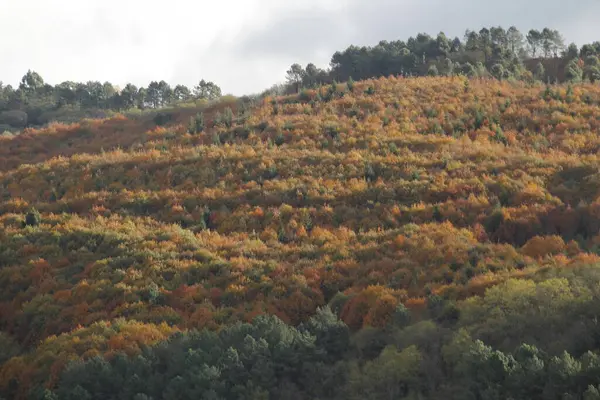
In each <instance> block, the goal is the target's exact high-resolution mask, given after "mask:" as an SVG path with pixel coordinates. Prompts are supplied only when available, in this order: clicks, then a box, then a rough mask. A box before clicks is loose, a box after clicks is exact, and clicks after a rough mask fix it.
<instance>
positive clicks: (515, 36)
mask: <svg viewBox="0 0 600 400" xmlns="http://www.w3.org/2000/svg"><path fill="white" fill-rule="evenodd" d="M506 40H507V43H508V48H509V49H510V51H511V52H513V53H514V54H520V52H521V50H522V49H523V43H524V37H523V34H522V33H521V32H520V31H519V30H518V29H517V28H516V27H514V26H511V27H510V28H508V31H507V32H506Z"/></svg>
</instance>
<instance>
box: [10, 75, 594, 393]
mask: <svg viewBox="0 0 600 400" xmlns="http://www.w3.org/2000/svg"><path fill="white" fill-rule="evenodd" d="M599 132H600V86H598V84H592V83H589V82H588V83H577V84H561V85H550V86H545V85H542V84H539V83H536V82H533V81H532V82H524V81H516V80H510V81H509V80H502V81H501V80H496V79H489V78H470V79H468V78H466V77H464V76H454V77H418V78H417V77H413V78H405V77H390V78H378V79H373V80H364V81H354V80H349V81H348V82H345V83H331V84H328V85H324V86H320V87H317V88H315V89H304V90H302V91H301V92H300V93H298V94H295V95H289V96H282V97H266V98H264V99H261V100H249V99H243V100H241V99H233V98H231V99H223V100H221V101H215V102H212V103H209V104H207V105H202V106H199V107H197V108H186V109H180V110H177V109H175V110H170V111H163V112H162V113H159V114H157V115H154V116H151V117H147V118H146V117H139V118H127V117H125V116H122V115H116V116H114V117H112V118H109V119H105V120H83V121H81V122H79V123H76V124H73V125H63V124H52V125H50V126H48V127H46V128H43V129H39V130H35V129H28V130H26V131H25V132H24V133H22V134H21V135H19V136H15V137H11V138H8V137H5V138H0V288H2V291H0V329H1V333H0V396H3V397H4V398H5V399H46V400H48V399H61V400H62V399H137V400H142V399H199V398H204V399H242V398H243V399H365V398H369V399H402V398H407V399H442V398H444V399H507V398H512V399H600V387H599V386H598V385H600V358H599V356H598V353H597V352H598V351H599V350H600V326H599V325H598V317H599V315H600V267H599V266H600V234H599V230H600V202H599V200H598V199H599V196H600V169H599V165H600V164H599V161H600V160H599V156H598V154H599V150H600V137H599V136H598V133H599Z"/></svg>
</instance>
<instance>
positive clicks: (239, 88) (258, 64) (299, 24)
mask: <svg viewBox="0 0 600 400" xmlns="http://www.w3.org/2000/svg"><path fill="white" fill-rule="evenodd" d="M598 15H600V0H574V1H571V2H568V1H566V0H503V1H498V0H495V1H491V0H363V1H361V0H302V1H291V0H220V1H219V0H210V1H207V0H169V1H157V0H144V1H140V0H0V81H3V82H4V83H5V84H12V85H16V84H17V83H18V82H19V81H20V79H21V77H22V76H23V75H24V74H25V73H26V72H27V70H29V69H31V70H34V71H36V72H38V73H39V74H40V75H41V76H42V77H43V78H44V80H45V81H46V82H48V83H50V84H57V83H60V82H63V81H66V80H71V81H89V80H98V81H102V82H105V81H109V82H111V83H113V84H115V85H118V86H120V87H123V86H124V85H125V84H126V83H129V82H131V83H134V84H136V85H138V86H147V84H148V83H149V82H150V81H152V80H156V81H159V80H163V79H164V80H165V81H167V82H169V83H170V84H171V85H175V84H179V83H181V84H185V85H188V86H190V87H192V86H194V85H195V84H196V83H197V82H198V81H200V79H206V80H210V81H213V82H215V83H216V84H218V85H219V86H221V88H222V89H223V92H224V93H231V94H235V95H242V94H252V93H258V92H261V91H262V90H264V89H266V88H268V87H270V86H272V85H273V84H275V83H278V82H283V81H284V80H285V71H286V70H287V69H288V68H289V66H290V65H291V64H293V63H295V62H298V63H300V64H302V65H306V64H307V63H309V62H313V63H315V64H316V65H317V66H319V67H322V68H325V67H327V66H328V65H329V61H330V59H331V55H332V54H333V53H334V52H335V51H337V50H343V49H345V48H346V47H348V46H349V45H351V44H355V45H374V44H377V43H378V42H379V41H380V40H397V39H402V40H406V39H407V38H408V37H409V36H414V35H416V34H417V33H419V32H425V33H429V34H431V35H436V34H437V33H438V32H440V31H444V32H445V33H446V35H448V36H452V37H454V36H459V37H461V38H462V37H463V35H464V32H465V30H466V29H473V30H475V29H476V30H479V29H480V28H482V27H483V26H497V25H500V26H503V27H505V28H508V27H509V26H511V25H515V26H516V27H517V28H519V29H520V30H522V31H527V30H529V29H532V28H535V29H542V28H543V27H546V26H547V27H549V28H552V29H557V30H559V31H560V32H561V33H563V35H564V37H565V39H566V41H567V43H570V42H575V43H577V44H580V45H581V44H584V43H589V42H593V41H597V40H600V25H599V24H598V23H597V21H598V19H597V18H598V17H597V16H598Z"/></svg>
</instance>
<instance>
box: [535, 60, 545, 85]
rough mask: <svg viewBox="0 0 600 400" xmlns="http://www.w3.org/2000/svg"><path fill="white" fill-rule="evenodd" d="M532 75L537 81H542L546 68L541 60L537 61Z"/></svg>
mask: <svg viewBox="0 0 600 400" xmlns="http://www.w3.org/2000/svg"><path fill="white" fill-rule="evenodd" d="M533 76H534V78H535V79H537V80H538V81H544V80H545V79H546V69H545V68H544V64H542V63H541V62H539V63H537V65H536V66H535V72H534V74H533Z"/></svg>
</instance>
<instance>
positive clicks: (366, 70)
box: [287, 26, 600, 92]
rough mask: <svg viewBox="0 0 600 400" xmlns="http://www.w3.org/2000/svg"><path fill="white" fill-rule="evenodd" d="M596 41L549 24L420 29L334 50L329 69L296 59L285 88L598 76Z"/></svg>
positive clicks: (548, 80)
mask: <svg viewBox="0 0 600 400" xmlns="http://www.w3.org/2000/svg"><path fill="white" fill-rule="evenodd" d="M599 56H600V42H594V43H592V44H586V45H583V46H582V47H581V48H578V47H577V45H576V44H574V43H571V44H570V45H568V46H566V45H565V40H564V38H563V36H562V35H561V34H560V32H558V31H556V30H552V29H549V28H544V29H543V30H541V31H539V30H535V29H532V30H530V31H529V32H528V33H527V34H523V33H521V32H520V31H519V30H518V29H517V28H516V27H514V26H511V27H510V28H508V29H504V28H502V27H500V26H498V27H491V28H483V29H481V30H479V31H478V32H477V31H471V30H467V31H466V33H465V36H464V39H463V40H461V39H460V38H458V37H455V38H454V39H452V38H449V37H447V36H446V35H445V34H444V33H443V32H440V33H439V34H438V35H437V36H436V37H432V36H430V35H428V34H418V35H417V36H416V37H411V38H409V39H408V40H407V41H402V40H397V41H391V42H389V41H385V40H384V41H381V42H379V43H378V44H377V45H376V46H373V47H365V46H363V47H359V46H350V47H348V48H347V49H346V50H344V51H338V52H336V53H335V54H334V55H333V56H332V58H331V63H330V69H329V70H323V69H320V68H317V67H316V66H315V65H314V64H312V63H311V64H308V65H307V66H306V68H303V67H302V66H301V65H299V64H294V65H292V66H291V68H290V69H289V70H288V72H287V83H288V86H289V87H288V91H291V92H294V91H296V92H297V91H299V90H300V89H301V88H302V87H315V86H316V85H319V84H328V83H331V82H332V81H338V82H341V81H347V80H348V79H350V78H354V79H357V80H363V79H369V78H375V77H380V76H390V75H402V76H453V75H464V76H468V77H494V78H497V79H518V80H526V81H533V80H539V81H543V82H544V83H557V82H564V81H566V80H568V81H573V82H580V81H582V80H584V79H586V80H589V81H592V82H595V81H598V80H600V62H599V59H598V57H599Z"/></svg>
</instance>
